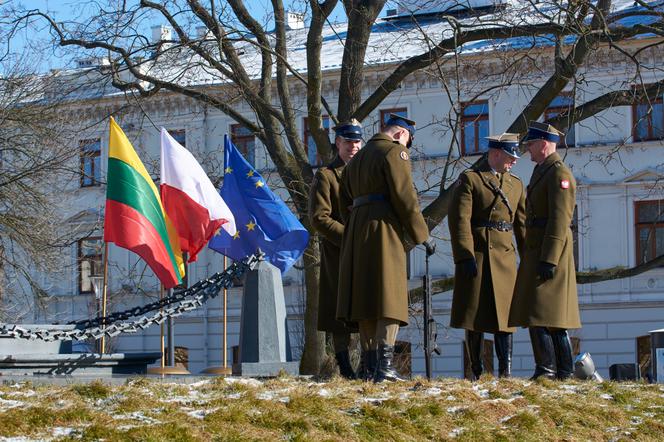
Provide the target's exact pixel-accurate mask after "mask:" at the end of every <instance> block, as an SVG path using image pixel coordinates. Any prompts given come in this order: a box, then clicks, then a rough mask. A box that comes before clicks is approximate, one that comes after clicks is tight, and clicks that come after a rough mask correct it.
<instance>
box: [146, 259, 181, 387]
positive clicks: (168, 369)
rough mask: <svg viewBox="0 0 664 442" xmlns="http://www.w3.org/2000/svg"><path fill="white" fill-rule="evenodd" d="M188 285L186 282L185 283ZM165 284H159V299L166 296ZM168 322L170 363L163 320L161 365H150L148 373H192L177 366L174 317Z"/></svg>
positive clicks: (160, 339) (169, 291)
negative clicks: (167, 360)
mask: <svg viewBox="0 0 664 442" xmlns="http://www.w3.org/2000/svg"><path fill="white" fill-rule="evenodd" d="M185 271H188V269H187V267H185ZM185 286H186V284H185ZM164 291H165V289H164V285H163V284H160V286H159V299H163V298H164ZM168 294H169V296H170V295H172V294H173V289H168ZM161 311H162V312H163V311H164V309H163V307H162V308H161ZM166 322H167V323H168V359H169V362H168V364H167V363H166V344H165V342H164V341H165V336H164V335H165V333H164V323H163V322H162V323H161V325H160V327H161V328H160V333H159V346H160V350H161V361H160V364H159V365H160V366H159V367H150V368H148V370H147V373H148V374H158V375H161V376H164V375H167V374H179V375H183V374H191V373H190V372H189V370H187V369H186V368H184V367H176V366H175V351H174V350H175V345H174V344H173V318H170V317H169V318H168V319H167V320H166Z"/></svg>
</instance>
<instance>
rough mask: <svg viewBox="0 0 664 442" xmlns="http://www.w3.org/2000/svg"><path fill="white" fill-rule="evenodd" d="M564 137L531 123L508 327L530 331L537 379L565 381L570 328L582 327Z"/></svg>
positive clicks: (569, 359) (571, 186) (572, 188)
mask: <svg viewBox="0 0 664 442" xmlns="http://www.w3.org/2000/svg"><path fill="white" fill-rule="evenodd" d="M562 136H563V134H562V133H561V132H559V131H558V130H557V129H556V128H554V127H553V126H550V125H548V124H544V123H538V122H531V123H530V127H529V128H528V135H527V136H526V138H525V142H526V143H527V147H528V151H529V152H530V159H531V160H532V161H534V162H535V163H537V165H536V166H535V169H534V170H533V174H532V176H531V178H530V183H529V184H528V191H527V195H526V251H525V256H523V257H522V259H521V265H520V266H519V271H518V274H517V279H516V287H515V289H514V297H513V299H512V308H511V311H510V320H509V325H510V326H511V327H529V328H530V330H529V331H530V340H531V343H532V346H533V355H534V357H535V373H534V374H533V377H532V378H533V379H537V378H539V377H546V378H550V379H553V378H558V379H567V378H569V377H571V376H572V373H573V371H574V361H573V359H572V346H571V344H570V340H569V336H568V334H567V329H570V328H579V327H581V320H580V318H579V301H578V297H577V292H576V271H575V269H574V254H573V242H572V230H571V229H570V224H571V222H572V216H573V213H574V205H575V194H576V182H575V181H574V176H573V175H572V172H571V171H570V170H569V168H567V166H565V164H564V163H563V161H562V159H561V158H560V156H559V155H558V154H557V153H556V145H557V144H558V142H559V141H560V139H561V137H562Z"/></svg>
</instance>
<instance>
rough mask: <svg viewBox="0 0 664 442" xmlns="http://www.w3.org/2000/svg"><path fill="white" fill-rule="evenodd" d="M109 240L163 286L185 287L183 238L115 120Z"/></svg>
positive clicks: (106, 229) (107, 220)
mask: <svg viewBox="0 0 664 442" xmlns="http://www.w3.org/2000/svg"><path fill="white" fill-rule="evenodd" d="M104 241H108V242H113V243H115V244H116V245H117V246H119V247H122V248H125V249H129V250H131V251H132V252H134V253H136V254H137V255H139V256H140V257H141V258H143V259H144V260H145V262H147V264H148V265H149V266H150V268H151V269H152V271H153V272H154V273H155V274H156V275H157V277H158V278H159V280H160V281H161V283H162V284H164V287H166V288H171V287H174V286H176V285H178V284H179V283H180V282H182V278H183V277H184V261H183V260H182V251H181V250H180V242H179V238H178V234H177V232H176V230H175V228H174V226H173V224H172V223H171V221H170V220H169V218H168V216H167V215H166V212H165V211H164V207H163V205H162V204H161V199H160V198H159V191H158V190H157V186H155V184H154V182H153V181H152V178H151V177H150V175H149V174H148V172H147V170H146V169H145V166H144V165H143V163H142V162H141V160H140V158H138V155H137V154H136V151H135V150H134V147H133V146H132V145H131V143H130V142H129V140H128V139H127V136H126V135H125V134H124V132H123V131H122V129H121V128H120V126H118V124H117V123H116V122H115V120H114V119H113V118H112V117H111V128H110V141H109V148H108V168H107V187H106V213H105V216H104Z"/></svg>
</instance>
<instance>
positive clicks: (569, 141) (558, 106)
mask: <svg viewBox="0 0 664 442" xmlns="http://www.w3.org/2000/svg"><path fill="white" fill-rule="evenodd" d="M573 109H574V96H573V95H571V94H562V95H558V96H557V97H556V98H554V99H553V101H551V103H549V107H548V108H546V110H545V111H544V121H547V120H550V119H551V118H555V117H557V116H558V115H560V114H561V113H563V112H567V111H570V112H571V111H572V110H573ZM570 117H571V115H570ZM567 126H568V128H567V134H565V139H563V140H560V142H559V143H558V146H560V147H566V146H574V145H575V144H576V141H575V136H574V124H569V123H568V124H567Z"/></svg>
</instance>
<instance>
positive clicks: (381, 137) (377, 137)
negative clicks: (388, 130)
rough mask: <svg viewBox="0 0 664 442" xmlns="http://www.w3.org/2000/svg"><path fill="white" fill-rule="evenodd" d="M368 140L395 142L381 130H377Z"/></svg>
mask: <svg viewBox="0 0 664 442" xmlns="http://www.w3.org/2000/svg"><path fill="white" fill-rule="evenodd" d="M369 141H389V142H392V143H394V142H395V141H394V139H393V138H392V137H390V136H388V135H386V134H384V133H382V132H379V133H377V134H376V135H374V136H373V137H371V139H370V140H369Z"/></svg>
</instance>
